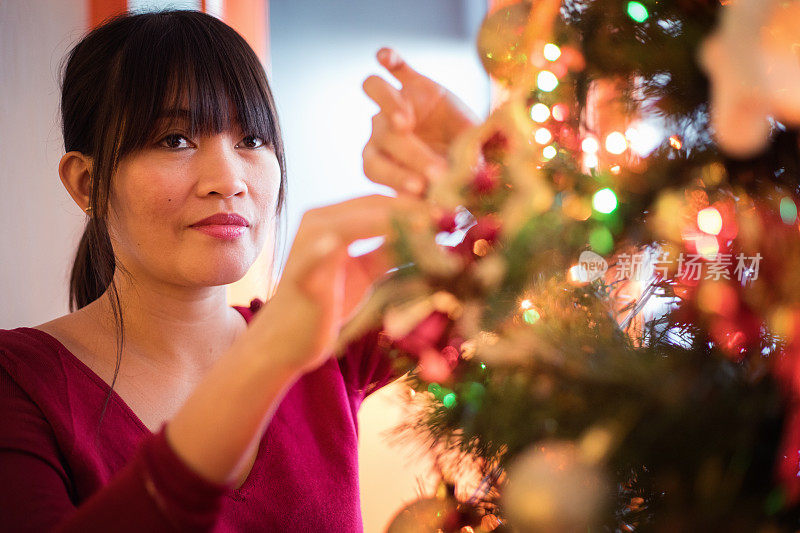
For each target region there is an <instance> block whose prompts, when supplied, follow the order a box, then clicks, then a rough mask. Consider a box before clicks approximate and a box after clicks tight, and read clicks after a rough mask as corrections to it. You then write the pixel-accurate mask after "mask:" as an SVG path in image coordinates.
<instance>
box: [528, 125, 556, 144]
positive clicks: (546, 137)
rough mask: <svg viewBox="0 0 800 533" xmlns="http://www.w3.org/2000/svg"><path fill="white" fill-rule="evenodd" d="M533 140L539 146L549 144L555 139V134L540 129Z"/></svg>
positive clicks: (545, 129)
mask: <svg viewBox="0 0 800 533" xmlns="http://www.w3.org/2000/svg"><path fill="white" fill-rule="evenodd" d="M533 138H534V140H536V142H537V143H539V144H547V143H549V142H550V141H551V140H552V139H553V134H552V133H550V130H548V129H547V128H539V129H538V130H536V133H535V134H534V135H533Z"/></svg>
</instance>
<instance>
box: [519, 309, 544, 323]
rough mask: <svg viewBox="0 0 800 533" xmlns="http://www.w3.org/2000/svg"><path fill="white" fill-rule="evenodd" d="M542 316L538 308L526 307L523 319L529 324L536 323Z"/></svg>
mask: <svg viewBox="0 0 800 533" xmlns="http://www.w3.org/2000/svg"><path fill="white" fill-rule="evenodd" d="M540 318H542V316H541V315H540V314H539V311H537V310H536V309H526V310H525V311H523V312H522V319H523V320H524V321H525V323H527V324H535V323H536V322H537V321H538V320H539V319H540Z"/></svg>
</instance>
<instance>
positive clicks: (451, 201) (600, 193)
mask: <svg viewBox="0 0 800 533" xmlns="http://www.w3.org/2000/svg"><path fill="white" fill-rule="evenodd" d="M728 3H729V2H727V1H724V0H641V1H627V0H564V1H563V2H562V1H561V0H535V1H534V2H517V3H512V4H510V5H504V6H503V7H500V8H498V9H496V10H494V11H493V12H491V13H490V14H489V15H488V16H487V18H486V19H485V21H484V22H483V24H482V26H481V29H480V32H479V36H478V42H477V47H478V53H479V54H480V57H481V60H482V61H483V64H484V66H485V67H486V70H487V72H488V73H489V75H490V76H491V77H492V79H493V80H494V81H495V82H496V84H497V89H498V94H499V96H498V104H497V106H496V107H495V108H494V110H493V111H492V113H491V114H490V116H489V117H488V118H487V119H486V120H485V122H484V123H483V124H481V125H480V126H478V127H476V128H474V129H472V130H470V131H469V132H467V133H465V134H464V135H462V136H461V137H460V138H459V139H458V140H457V142H456V143H455V145H454V146H453V147H452V148H451V151H450V163H451V165H450V171H449V173H448V174H447V175H446V176H445V178H444V179H443V180H440V181H438V182H436V183H434V184H433V186H432V188H431V189H430V191H429V193H428V197H429V199H430V200H431V201H432V202H433V203H435V204H436V205H438V206H440V207H441V208H442V214H441V217H439V218H438V219H437V220H434V221H431V220H429V219H428V218H426V217H425V216H423V215H418V216H416V215H413V214H410V215H409V216H408V218H406V219H404V220H398V221H397V225H396V229H397V232H396V238H395V240H394V242H393V245H394V249H395V250H396V252H397V254H398V256H399V260H400V263H401V264H403V265H405V266H403V267H402V268H400V269H398V270H397V271H396V272H394V273H393V274H392V275H391V276H389V277H387V278H386V279H385V280H384V281H382V282H381V283H380V284H379V285H378V286H377V287H376V288H375V290H374V291H373V293H372V294H371V297H370V299H369V301H367V302H365V304H364V305H363V306H362V307H361V308H360V310H359V312H358V314H357V315H356V316H355V317H353V319H352V320H351V322H350V323H349V324H348V326H347V327H346V328H345V329H344V330H343V331H342V336H341V339H340V344H341V345H344V344H345V343H346V342H347V341H348V340H349V339H352V338H355V337H357V336H358V335H359V334H360V333H361V332H363V331H365V330H367V329H368V328H371V327H375V326H376V325H381V326H382V328H383V331H384V333H385V338H386V339H389V340H388V342H386V343H385V346H386V348H387V350H388V351H389V353H390V354H391V356H392V357H394V358H395V362H396V363H397V364H398V365H399V368H408V369H410V370H411V371H410V373H409V374H408V376H407V383H408V386H409V387H410V389H411V391H413V394H412V395H410V397H411V399H410V400H409V401H410V402H412V404H413V405H414V407H415V411H414V412H415V413H416V414H415V415H414V416H413V417H412V419H410V420H409V421H408V422H407V423H406V424H404V425H403V426H402V427H401V428H398V435H400V436H403V437H409V438H410V437H413V438H415V439H421V440H422V441H423V442H425V443H427V444H428V445H429V447H430V449H431V450H433V451H434V452H435V453H436V457H437V466H438V468H439V471H440V472H441V476H442V484H441V487H440V489H441V490H440V491H439V493H438V494H436V495H432V496H430V497H425V498H421V499H420V500H418V501H416V502H413V503H412V504H410V505H409V506H407V507H406V508H405V509H403V510H401V511H400V512H399V513H398V515H397V517H396V518H395V520H394V522H393V524H392V525H391V527H390V531H393V532H399V531H439V530H441V531H445V532H450V531H475V532H477V531H525V532H527V531H573V530H574V531H705V530H724V531H755V530H758V531H783V530H787V531H788V530H795V529H797V528H798V527H800V514H799V513H798V509H799V507H798V502H800V481H798V475H800V474H798V459H800V456H799V455H798V450H800V417H798V415H797V413H798V412H800V411H798V409H797V405H796V404H797V401H798V399H800V394H798V393H800V381H798V380H800V353H798V352H800V350H798V341H800V336H798V333H800V274H798V269H797V268H796V265H800V221H799V220H798V216H797V201H798V193H800V190H798V185H800V166H799V165H800V157H799V155H800V154H799V153H798V130H797V129H796V126H797V125H798V124H800V65H798V62H797V57H796V55H795V54H796V48H797V45H796V44H795V43H796V42H798V40H800V26H798V25H799V24H800V2H799V3H794V2H780V1H777V0H770V1H767V2H764V1H758V0H738V1H737V2H734V3H733V5H731V6H725V5H723V4H728ZM403 365H406V366H403ZM470 475H472V476H477V477H475V479H476V480H477V481H478V482H475V483H472V484H464V481H463V480H464V479H469V478H470ZM459 483H461V485H459ZM467 485H469V486H467Z"/></svg>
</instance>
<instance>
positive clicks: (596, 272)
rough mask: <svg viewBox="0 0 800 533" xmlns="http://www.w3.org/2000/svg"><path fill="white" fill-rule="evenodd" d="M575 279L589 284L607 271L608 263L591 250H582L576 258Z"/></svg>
mask: <svg viewBox="0 0 800 533" xmlns="http://www.w3.org/2000/svg"><path fill="white" fill-rule="evenodd" d="M577 270H578V272H577V277H578V279H579V280H580V281H582V282H585V283H590V282H592V281H594V280H596V279H598V278H600V277H601V276H602V275H603V274H605V273H606V271H607V270H608V262H607V261H606V260H605V259H603V257H602V256H600V255H598V254H596V253H594V252H593V251H591V250H584V251H583V252H581V256H580V257H579V258H578V269H577Z"/></svg>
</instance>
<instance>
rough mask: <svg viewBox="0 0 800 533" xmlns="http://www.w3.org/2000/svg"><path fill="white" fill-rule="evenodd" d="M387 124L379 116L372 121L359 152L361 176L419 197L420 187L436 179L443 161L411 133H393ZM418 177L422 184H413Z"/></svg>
mask: <svg viewBox="0 0 800 533" xmlns="http://www.w3.org/2000/svg"><path fill="white" fill-rule="evenodd" d="M387 122H388V119H387V118H386V116H385V115H384V114H383V113H378V114H377V115H375V116H374V117H373V119H372V137H371V138H370V140H369V142H368V143H367V145H366V146H365V147H364V152H363V153H362V156H363V159H364V173H365V174H366V176H367V177H368V178H369V179H371V180H372V181H374V182H376V183H381V184H384V185H388V186H390V187H392V188H394V189H395V190H398V191H400V190H406V191H408V192H410V193H412V194H420V193H421V191H422V189H424V188H425V187H421V185H426V184H427V183H430V182H431V181H433V180H436V179H438V177H439V176H440V175H441V174H442V173H443V172H444V171H445V169H446V168H447V161H446V159H445V158H444V157H442V156H440V155H439V154H437V153H436V152H434V151H433V150H432V149H431V148H430V147H429V146H428V145H427V144H425V143H424V142H422V141H421V140H420V139H419V138H418V137H417V136H416V135H414V134H413V133H397V132H396V131H394V130H393V129H391V128H390V127H388V126H387ZM419 178H422V179H424V181H425V183H417V181H418V180H419Z"/></svg>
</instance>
